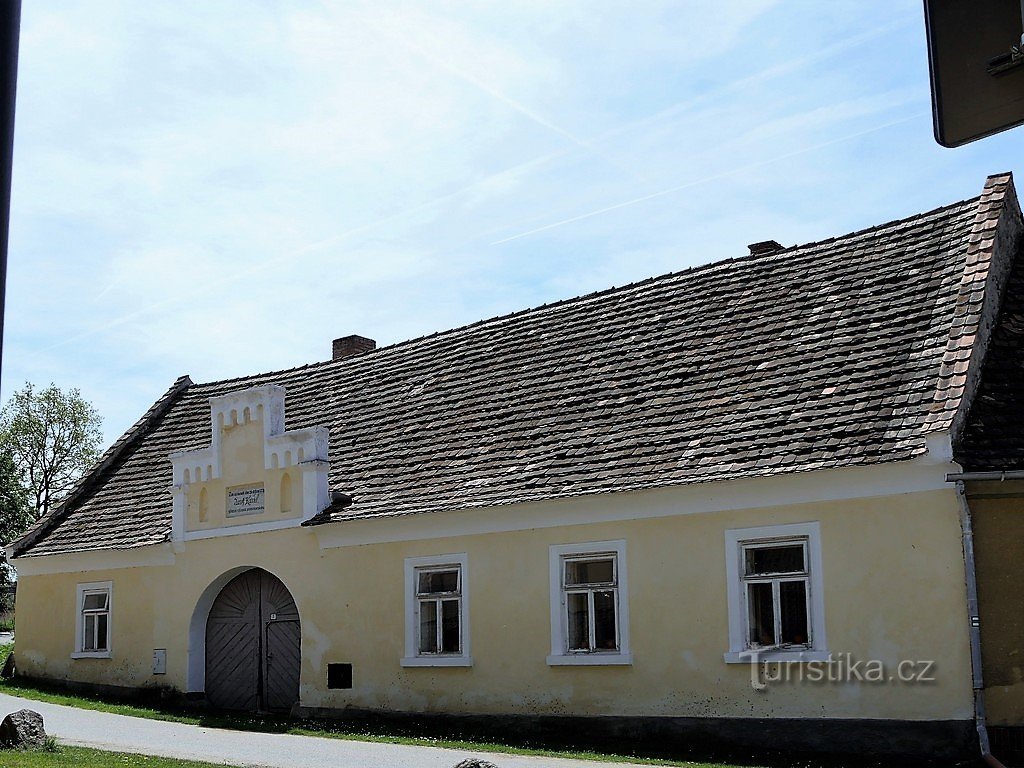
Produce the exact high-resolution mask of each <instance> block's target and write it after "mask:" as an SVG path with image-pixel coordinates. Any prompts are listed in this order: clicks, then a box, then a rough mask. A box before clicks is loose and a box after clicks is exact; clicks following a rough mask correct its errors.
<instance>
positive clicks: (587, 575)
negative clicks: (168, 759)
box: [565, 558, 615, 586]
mask: <svg viewBox="0 0 1024 768" xmlns="http://www.w3.org/2000/svg"><path fill="white" fill-rule="evenodd" d="M612 563H613V561H612V558H608V559H607V560H566V561H565V585H566V586H576V585H578V584H611V583H612V582H613V581H614V580H615V567H614V565H613V564H612Z"/></svg>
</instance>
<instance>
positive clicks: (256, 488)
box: [228, 483, 263, 517]
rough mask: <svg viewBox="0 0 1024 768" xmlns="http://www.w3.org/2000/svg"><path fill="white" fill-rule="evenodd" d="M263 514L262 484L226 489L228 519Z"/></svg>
mask: <svg viewBox="0 0 1024 768" xmlns="http://www.w3.org/2000/svg"><path fill="white" fill-rule="evenodd" d="M261 512H263V484H262V483H260V484H258V485H240V486H236V487H234V488H228V517H238V516H239V515H258V514H260V513H261Z"/></svg>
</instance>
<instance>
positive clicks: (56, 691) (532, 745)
mask: <svg viewBox="0 0 1024 768" xmlns="http://www.w3.org/2000/svg"><path fill="white" fill-rule="evenodd" d="M11 650H12V646H10V645H7V646H0V668H2V666H3V663H4V661H6V658H7V656H8V655H9V654H10V653H11ZM0 692H2V693H7V694H9V695H11V696H21V697H23V698H26V699H33V700H35V701H45V702H48V703H51V704H61V705H65V706H71V707H78V708H80V709H90V710H95V711H99V712H110V713H113V714H118V715H128V716H131V717H143V718H147V719H151V720H164V721H168V722H176V723H187V724H191V725H199V726H203V727H205V728H226V729H232V730H241V731H260V732H264V733H289V734H297V735H303V736H319V737H326V738H336V739H350V740H354V741H369V742H376V743H382V744H406V745H411V746H427V747H444V748H447V749H456V750H465V751H467V752H495V753H503V754H514V755H534V756H540V757H565V758H573V759H577V760H593V761H598V762H633V763H637V764H642V765H664V766H684V767H685V768H739V767H741V766H742V767H744V768H754V767H757V768H896V766H901V767H902V766H904V765H906V761H898V760H889V761H885V760H877V759H875V760H869V759H856V758H854V759H844V758H819V757H815V758H808V757H807V756H794V755H787V754H782V753H773V752H771V751H770V750H759V751H758V752H756V753H751V752H742V751H733V752H731V753H728V754H726V753H722V752H718V753H708V752H706V751H700V750H696V749H695V750H692V751H689V752H688V753H687V754H685V755H680V754H667V753H665V752H658V751H655V750H651V751H641V750H637V751H632V752H631V751H597V750H595V749H593V748H580V747H579V746H578V745H574V744H572V743H568V742H555V741H552V740H547V741H539V740H530V739H528V738H525V737H518V736H516V735H515V734H504V737H503V738H502V739H495V738H494V734H493V733H488V732H486V731H483V730H474V729H472V728H471V727H466V726H459V725H455V724H453V723H451V722H439V721H436V720H432V719H431V718H424V719H423V720H422V721H420V722H410V721H409V720H407V719H405V720H402V721H400V722H396V721H394V720H390V719H388V718H387V717H385V716H380V717H372V718H369V717H367V718H362V719H355V718H352V719H345V720H333V719H332V720H326V719H314V718H308V719H295V718H289V717H284V716H273V715H260V714H249V713H230V712H217V711H210V710H203V709H196V708H186V707H182V706H180V705H176V704H174V703H171V702H168V701H163V700H160V698H159V692H158V691H154V692H153V697H152V700H149V701H145V702H143V701H132V702H126V701H123V700H119V699H116V698H112V697H110V696H104V695H99V694H84V693H73V692H69V691H68V690H67V689H64V688H60V687H57V686H53V685H49V684H46V683H43V682H40V681H26V680H18V679H14V680H0ZM140 759H141V758H140ZM154 759H155V758H154ZM723 761H724V762H723ZM52 764H53V765H60V764H61V763H52ZM73 764H74V765H78V763H73ZM116 764H117V765H121V766H123V765H126V763H123V762H122V763H116ZM915 764H917V765H922V766H923V765H927V764H928V763H926V762H918V763H915ZM3 765H7V763H3ZM26 765H35V764H32V763H26ZM39 765H51V763H39ZM87 765H92V764H91V763H89V764H87ZM97 765H100V764H99V763H97ZM103 765H107V764H106V763H104V764H103ZM110 765H114V763H111V764H110ZM127 765H133V766H134V765H155V766H160V767H161V768H162V764H160V763H127ZM167 765H200V764H198V763H195V764H188V763H168V764H167ZM934 765H936V766H938V765H939V763H935V764H934Z"/></svg>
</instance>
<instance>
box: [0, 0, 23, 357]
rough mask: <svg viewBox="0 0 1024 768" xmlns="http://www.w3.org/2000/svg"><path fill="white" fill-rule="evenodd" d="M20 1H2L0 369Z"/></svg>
mask: <svg viewBox="0 0 1024 768" xmlns="http://www.w3.org/2000/svg"><path fill="white" fill-rule="evenodd" d="M20 29H21V0H0V89H2V91H0V367H2V366H3V351H4V342H3V338H4V313H5V305H6V301H5V297H6V295H7V243H8V240H9V236H10V229H11V166H12V165H13V159H14V102H15V94H16V93H17V86H18V37H19V31H20Z"/></svg>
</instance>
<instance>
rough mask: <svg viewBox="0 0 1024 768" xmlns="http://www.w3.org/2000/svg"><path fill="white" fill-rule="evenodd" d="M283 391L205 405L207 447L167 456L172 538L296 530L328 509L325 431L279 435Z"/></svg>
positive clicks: (264, 390)
mask: <svg viewBox="0 0 1024 768" xmlns="http://www.w3.org/2000/svg"><path fill="white" fill-rule="evenodd" d="M284 401H285V389H284V387H279V386H275V385H272V384H266V385H263V386H259V387H252V388H251V389H245V390H241V391H238V392H232V393H229V394H226V395H220V396H218V397H212V398H210V425H211V437H210V444H209V445H208V446H206V447H205V448H197V449H193V450H189V451H178V452H177V453H173V454H171V456H170V460H171V466H172V470H173V485H172V487H171V493H172V496H173V498H174V502H173V503H174V513H173V538H174V540H175V541H184V540H188V539H195V538H207V537H210V536H223V535H230V534H233V533H251V532H255V531H260V530H273V529H276V528H286V527H289V526H293V525H299V524H301V523H302V522H303V521H305V520H308V519H310V518H311V517H313V515H315V514H316V513H317V512H319V511H321V510H322V509H324V508H325V507H327V506H328V504H329V494H328V489H327V470H328V462H327V435H328V432H327V429H326V428H325V427H312V428H310V429H294V430H287V431H286V430H285V429H284Z"/></svg>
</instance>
